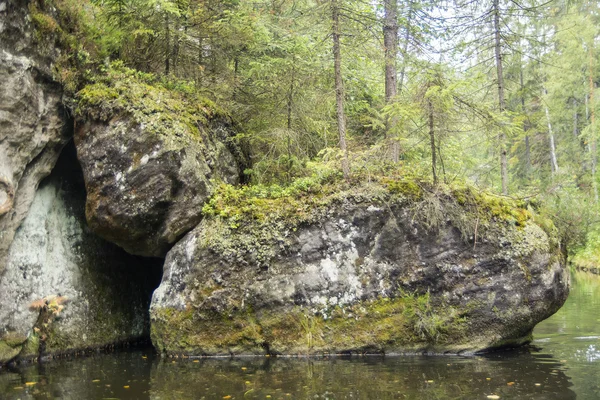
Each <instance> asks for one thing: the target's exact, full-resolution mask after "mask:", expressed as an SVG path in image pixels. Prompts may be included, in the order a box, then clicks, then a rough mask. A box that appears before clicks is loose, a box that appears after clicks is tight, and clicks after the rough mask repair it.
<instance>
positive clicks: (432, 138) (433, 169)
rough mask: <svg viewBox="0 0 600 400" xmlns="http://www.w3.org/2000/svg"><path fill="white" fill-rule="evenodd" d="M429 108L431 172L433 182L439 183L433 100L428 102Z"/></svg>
mask: <svg viewBox="0 0 600 400" xmlns="http://www.w3.org/2000/svg"><path fill="white" fill-rule="evenodd" d="M427 103H428V104H427V106H428V107H427V108H428V109H429V143H430V146H431V173H432V175H433V184H434V185H437V183H438V178H437V174H436V165H435V164H436V160H437V155H436V153H435V131H434V129H433V106H432V104H431V101H428V102H427Z"/></svg>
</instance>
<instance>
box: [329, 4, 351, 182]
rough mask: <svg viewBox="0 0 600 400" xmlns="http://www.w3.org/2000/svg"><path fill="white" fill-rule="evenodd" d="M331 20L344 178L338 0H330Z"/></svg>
mask: <svg viewBox="0 0 600 400" xmlns="http://www.w3.org/2000/svg"><path fill="white" fill-rule="evenodd" d="M331 22H332V35H331V36H332V38H333V66H334V74H335V102H336V114H337V126H338V135H339V138H340V149H341V150H342V152H343V153H344V154H343V158H342V171H343V173H344V178H345V179H348V178H349V177H350V165H349V162H348V148H347V146H346V115H345V114H344V83H343V81H342V52H341V47H340V36H341V33H340V9H339V4H338V0H331Z"/></svg>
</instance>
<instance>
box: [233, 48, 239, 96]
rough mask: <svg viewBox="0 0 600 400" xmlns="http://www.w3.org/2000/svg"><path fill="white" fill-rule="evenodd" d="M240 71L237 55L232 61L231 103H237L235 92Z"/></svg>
mask: <svg viewBox="0 0 600 400" xmlns="http://www.w3.org/2000/svg"><path fill="white" fill-rule="evenodd" d="M239 69H240V61H239V58H238V57H237V55H236V56H235V57H234V59H233V96H232V99H233V101H237V91H238V74H239Z"/></svg>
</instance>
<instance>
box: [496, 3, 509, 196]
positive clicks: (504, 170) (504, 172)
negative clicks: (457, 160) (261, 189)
mask: <svg viewBox="0 0 600 400" xmlns="http://www.w3.org/2000/svg"><path fill="white" fill-rule="evenodd" d="M492 13H493V15H494V50H495V58H496V73H497V76H498V106H499V111H500V113H503V112H504V110H505V109H506V102H505V100H504V74H503V72H502V47H501V45H502V43H501V41H500V5H499V0H493V5H492ZM499 139H500V176H501V178H502V194H504V195H507V194H508V162H507V159H506V153H507V151H506V134H505V133H504V131H502V132H501V133H500V137H499Z"/></svg>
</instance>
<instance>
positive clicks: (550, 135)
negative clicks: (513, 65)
mask: <svg viewBox="0 0 600 400" xmlns="http://www.w3.org/2000/svg"><path fill="white" fill-rule="evenodd" d="M544 94H545V95H548V92H547V91H546V89H544ZM544 111H545V112H546V123H547V124H548V139H549V140H550V165H551V167H552V174H556V173H557V172H558V161H557V160H556V146H555V144H554V133H553V132H552V122H551V121H550V111H549V110H548V106H547V105H546V104H544Z"/></svg>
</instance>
